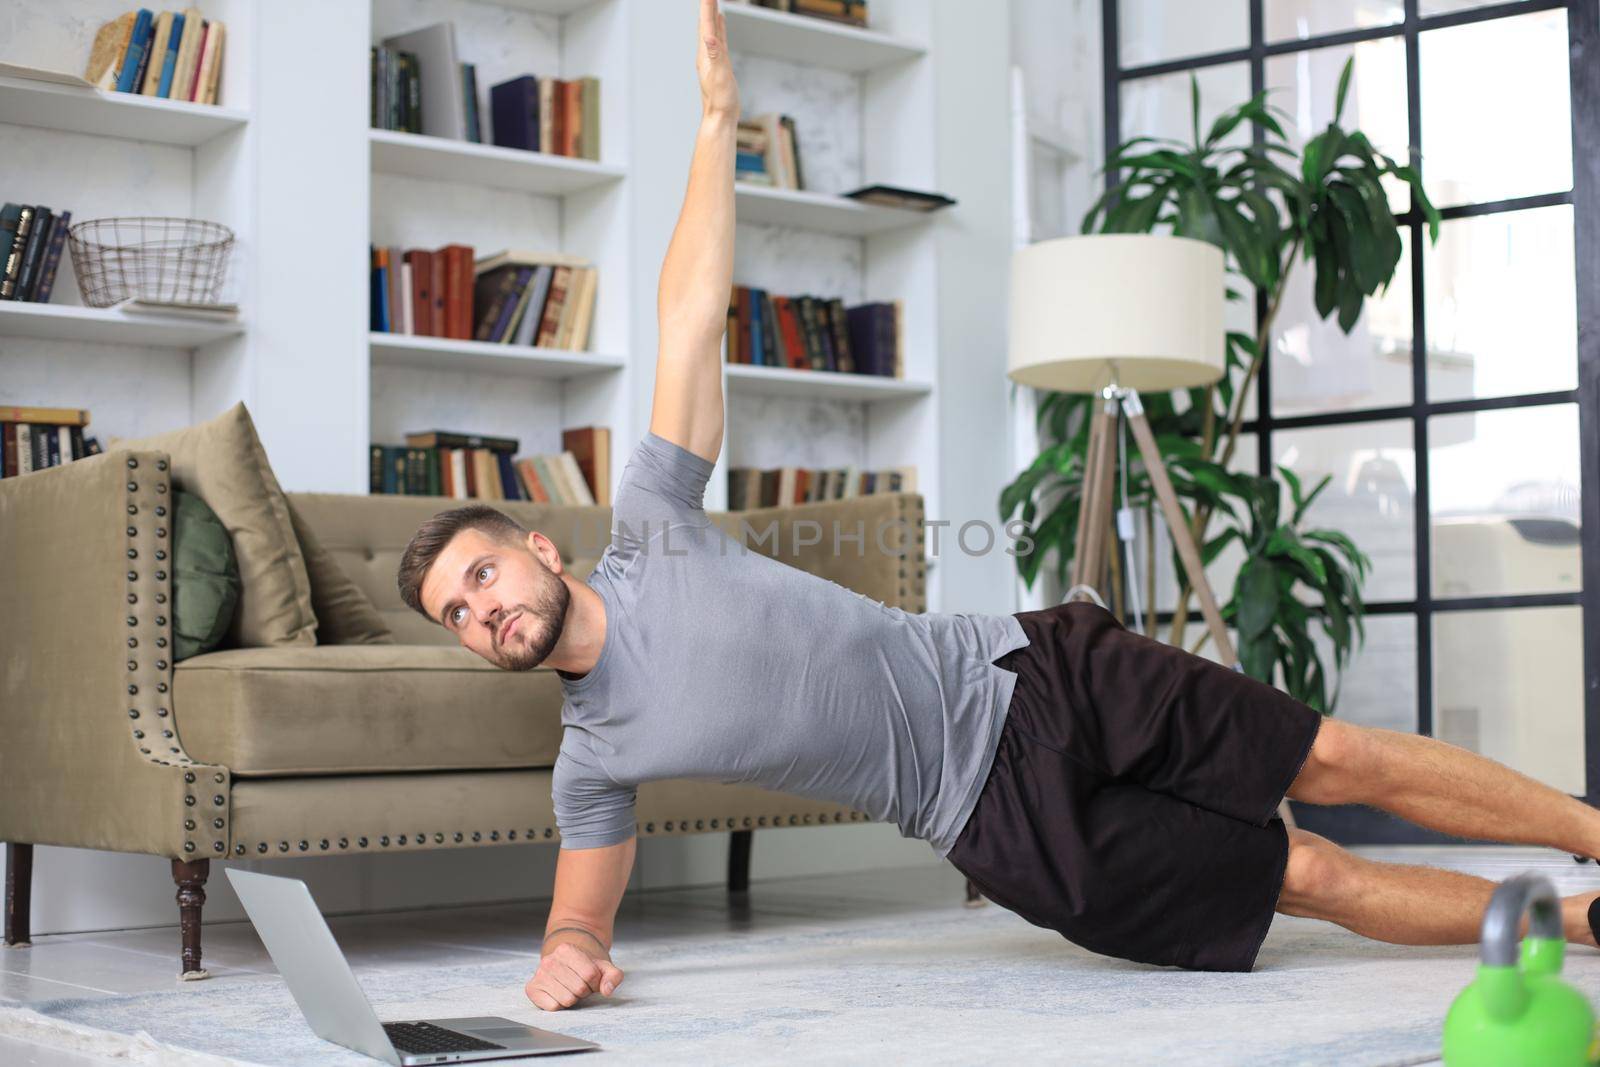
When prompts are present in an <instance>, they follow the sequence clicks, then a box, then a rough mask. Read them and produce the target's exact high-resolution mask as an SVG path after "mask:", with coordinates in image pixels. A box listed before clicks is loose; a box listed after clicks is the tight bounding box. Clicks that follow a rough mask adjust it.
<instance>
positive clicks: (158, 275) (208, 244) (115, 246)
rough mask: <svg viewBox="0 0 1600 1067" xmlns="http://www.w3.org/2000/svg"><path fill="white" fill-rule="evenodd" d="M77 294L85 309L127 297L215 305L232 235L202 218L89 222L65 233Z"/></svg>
mask: <svg viewBox="0 0 1600 1067" xmlns="http://www.w3.org/2000/svg"><path fill="white" fill-rule="evenodd" d="M67 238H68V243H69V245H70V246H71V249H72V269H73V270H74V271H75V272H76V273H77V276H78V291H79V292H81V293H82V294H83V302H84V303H85V304H88V305H89V306H90V307H96V308H103V307H110V306H111V305H112V304H115V303H117V302H118V301H121V300H126V299H128V298H129V297H137V298H139V299H141V300H159V301H163V302H186V303H198V304H215V303H218V302H219V299H218V294H219V292H220V291H221V289H222V283H223V281H224V280H225V279H226V277H227V274H228V259H229V257H230V256H231V255H232V254H233V231H232V230H230V229H228V227H226V226H224V225H222V224H221V223H217V222H206V221H205V220H203V219H178V218H161V217H138V218H112V219H89V220H87V221H84V222H80V223H77V224H76V225H74V226H73V227H72V228H71V229H69V230H68V231H67Z"/></svg>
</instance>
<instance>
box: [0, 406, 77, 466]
mask: <svg viewBox="0 0 1600 1067" xmlns="http://www.w3.org/2000/svg"><path fill="white" fill-rule="evenodd" d="M88 425H89V413H88V412H87V411H82V410H79V409H77V408H10V407H0V478H15V477H17V476H18V475H19V474H31V473H33V472H34V471H41V470H44V469H45V468H46V467H59V466H61V465H62V464H63V463H71V462H72V461H73V460H75V459H82V458H83V457H84V456H94V455H98V454H99V453H100V442H99V441H97V440H96V439H95V438H93V437H88V436H85V432H84V431H85V428H86V427H87V426H88Z"/></svg>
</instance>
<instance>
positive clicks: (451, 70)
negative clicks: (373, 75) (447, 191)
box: [382, 22, 470, 336]
mask: <svg viewBox="0 0 1600 1067" xmlns="http://www.w3.org/2000/svg"><path fill="white" fill-rule="evenodd" d="M382 43H383V45H384V46H385V47H387V48H393V49H396V50H398V51H403V52H410V53H412V54H413V55H415V56H416V57H417V67H418V78H419V81H420V82H421V104H422V107H421V111H422V129H421V130H420V131H419V132H421V133H424V134H427V135H428V136H430V137H448V138H450V139H451V140H453V141H464V140H466V136H467V130H466V107H465V102H464V99H463V96H462V92H461V75H460V72H461V61H460V59H459V58H458V57H457V55H456V31H455V26H454V24H452V23H449V22H439V23H435V24H434V25H432V26H424V27H423V28H422V29H419V30H412V31H411V32H410V33H402V34H397V35H395V36H393V37H385V38H384V39H383V42H382ZM468 333H469V335H470V328H469V331H468ZM450 336H455V335H454V334H452V335H450Z"/></svg>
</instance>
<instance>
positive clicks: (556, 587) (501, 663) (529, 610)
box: [494, 567, 572, 671]
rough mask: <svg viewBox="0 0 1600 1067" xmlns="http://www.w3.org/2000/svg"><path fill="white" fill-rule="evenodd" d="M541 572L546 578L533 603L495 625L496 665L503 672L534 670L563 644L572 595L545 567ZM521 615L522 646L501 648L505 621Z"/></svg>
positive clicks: (510, 611) (520, 606)
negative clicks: (557, 643)
mask: <svg viewBox="0 0 1600 1067" xmlns="http://www.w3.org/2000/svg"><path fill="white" fill-rule="evenodd" d="M540 570H541V571H542V572H543V574H544V577H543V578H541V579H540V582H539V586H540V587H539V591H538V592H537V593H536V594H535V596H534V600H533V602H532V603H523V604H517V605H515V606H514V607H512V608H509V609H508V610H507V611H506V612H505V613H504V614H502V615H501V616H500V618H499V619H498V620H496V622H495V627H494V635H495V644H494V654H495V660H494V663H495V666H497V667H499V668H501V669H502V670H507V671H531V670H533V669H534V668H535V667H537V666H538V665H539V664H541V663H543V662H544V660H545V657H546V656H548V655H550V652H551V650H552V649H554V648H555V647H556V642H557V641H559V640H561V632H562V630H563V629H564V628H565V626H566V620H567V608H568V606H569V605H570V604H571V602H572V593H571V591H570V590H568V589H567V583H566V582H563V581H562V580H561V579H560V578H557V577H556V576H555V575H554V574H551V573H550V572H549V571H548V570H544V568H542V567H541V568H540ZM518 614H520V615H521V616H522V621H521V622H519V623H518V624H517V625H518V627H519V628H520V632H521V634H522V643H521V644H520V645H509V646H502V645H501V644H500V627H501V626H503V625H505V621H506V620H507V619H509V618H510V617H511V616H513V615H518Z"/></svg>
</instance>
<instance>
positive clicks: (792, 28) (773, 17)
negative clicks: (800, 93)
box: [722, 4, 927, 74]
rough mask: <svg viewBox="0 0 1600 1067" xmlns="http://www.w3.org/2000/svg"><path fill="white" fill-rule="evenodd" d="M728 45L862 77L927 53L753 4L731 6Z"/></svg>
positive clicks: (873, 33) (897, 40)
mask: <svg viewBox="0 0 1600 1067" xmlns="http://www.w3.org/2000/svg"><path fill="white" fill-rule="evenodd" d="M722 13H723V15H724V16H725V17H726V19H727V23H728V46H729V47H730V48H732V49H734V50H735V51H743V52H749V53H750V54H752V55H760V56H771V57H774V58H776V59H784V60H788V61H789V62H791V63H808V64H812V65H814V66H818V67H831V68H833V69H835V70H844V71H850V72H851V73H855V74H861V73H864V72H866V71H869V70H877V69H879V68H881V67H888V66H893V65H894V64H896V63H904V62H906V61H907V60H912V59H917V58H920V57H921V56H922V55H923V54H925V53H926V51H927V49H925V48H923V47H922V45H920V44H917V43H916V42H915V41H909V40H906V39H905V38H902V37H895V36H893V35H892V34H887V33H881V32H879V31H877V30H863V29H858V28H856V27H854V26H846V25H843V24H841V23H836V22H829V21H828V20H826V19H820V18H813V17H811V16H809V15H789V14H785V13H784V12H781V11H772V10H769V9H767V8H762V7H755V6H753V5H750V4H727V5H724V6H723V8H722Z"/></svg>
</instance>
